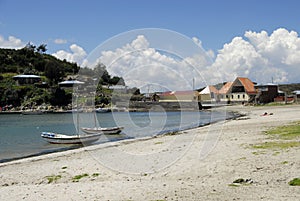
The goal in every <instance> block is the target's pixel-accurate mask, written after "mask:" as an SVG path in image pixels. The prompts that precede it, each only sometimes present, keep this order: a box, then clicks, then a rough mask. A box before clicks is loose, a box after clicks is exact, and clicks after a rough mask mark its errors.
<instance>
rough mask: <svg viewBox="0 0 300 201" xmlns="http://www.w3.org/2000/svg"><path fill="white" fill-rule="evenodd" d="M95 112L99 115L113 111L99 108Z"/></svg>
mask: <svg viewBox="0 0 300 201" xmlns="http://www.w3.org/2000/svg"><path fill="white" fill-rule="evenodd" d="M95 111H96V112H98V113H107V112H111V109H110V108H97V109H96V110H95Z"/></svg>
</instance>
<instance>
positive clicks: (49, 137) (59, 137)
mask: <svg viewBox="0 0 300 201" xmlns="http://www.w3.org/2000/svg"><path fill="white" fill-rule="evenodd" d="M101 135H102V134H101V133H96V134H81V135H65V134H59V133H54V132H42V134H41V137H42V138H43V139H45V140H46V141H47V142H49V143H52V144H83V143H92V142H96V141H97V140H99V138H100V137H101Z"/></svg>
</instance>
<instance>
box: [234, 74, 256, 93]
mask: <svg viewBox="0 0 300 201" xmlns="http://www.w3.org/2000/svg"><path fill="white" fill-rule="evenodd" d="M237 81H240V83H241V84H242V85H243V86H244V88H245V91H246V93H248V94H251V93H256V91H255V88H254V83H253V82H252V81H251V80H250V79H249V78H246V77H237V78H236V79H235V81H234V82H233V84H235V83H236V82H237Z"/></svg>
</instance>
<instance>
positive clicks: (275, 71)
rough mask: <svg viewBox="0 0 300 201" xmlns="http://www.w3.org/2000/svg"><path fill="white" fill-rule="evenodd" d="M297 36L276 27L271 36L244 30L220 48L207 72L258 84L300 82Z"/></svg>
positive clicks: (299, 40)
mask: <svg viewBox="0 0 300 201" xmlns="http://www.w3.org/2000/svg"><path fill="white" fill-rule="evenodd" d="M299 66H300V38H299V36H298V34H297V33H296V32H295V31H288V30H286V29H283V28H279V29H277V30H275V31H273V33H271V34H270V35H268V33H267V32H266V31H261V32H259V33H256V32H252V31H247V32H245V34H244V38H242V37H235V38H233V40H232V41H231V42H230V43H228V44H225V45H224V46H223V49H221V50H219V52H218V54H217V56H216V59H215V61H214V63H213V65H212V66H211V67H210V68H209V70H208V72H206V74H207V75H208V74H209V72H216V71H218V72H219V75H222V79H223V80H224V81H229V80H233V79H234V78H235V77H236V76H245V77H249V78H250V79H252V80H253V81H256V82H259V83H267V82H271V80H272V79H273V80H274V82H277V83H285V82H299Z"/></svg>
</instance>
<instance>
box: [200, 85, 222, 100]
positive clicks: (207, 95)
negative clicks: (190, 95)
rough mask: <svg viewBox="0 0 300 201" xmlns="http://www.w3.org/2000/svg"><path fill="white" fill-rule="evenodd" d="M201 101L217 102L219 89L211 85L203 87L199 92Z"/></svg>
mask: <svg viewBox="0 0 300 201" xmlns="http://www.w3.org/2000/svg"><path fill="white" fill-rule="evenodd" d="M199 101H201V103H211V102H219V91H218V90H217V89H216V88H215V87H214V86H212V85H210V86H207V87H205V88H204V89H203V90H202V91H200V93H199Z"/></svg>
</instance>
